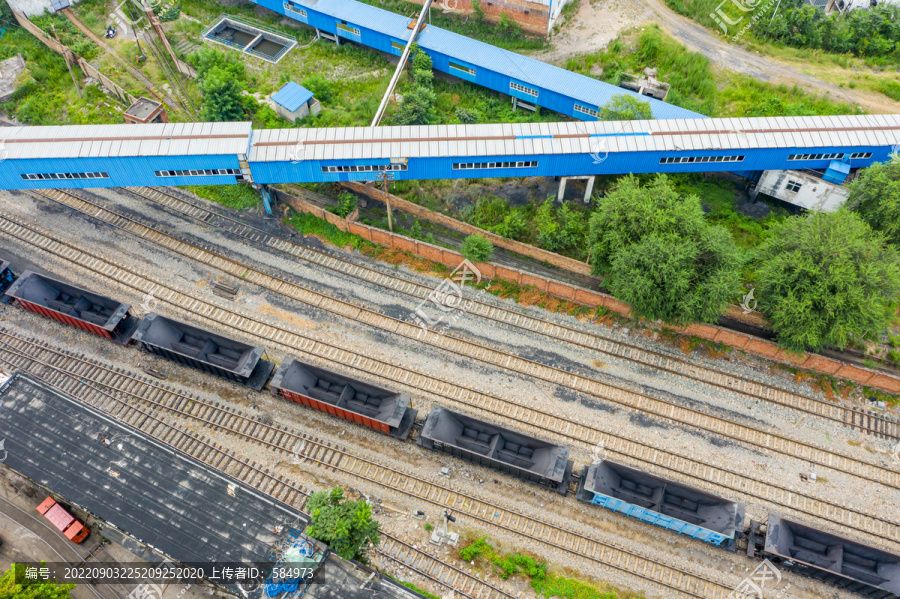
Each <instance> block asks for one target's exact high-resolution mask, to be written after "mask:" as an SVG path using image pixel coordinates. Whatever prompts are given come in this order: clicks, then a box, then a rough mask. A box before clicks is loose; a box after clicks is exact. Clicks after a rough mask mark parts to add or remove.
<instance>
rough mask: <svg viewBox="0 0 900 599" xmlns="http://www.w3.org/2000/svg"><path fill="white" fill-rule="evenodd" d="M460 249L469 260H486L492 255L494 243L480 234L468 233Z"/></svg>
mask: <svg viewBox="0 0 900 599" xmlns="http://www.w3.org/2000/svg"><path fill="white" fill-rule="evenodd" d="M460 251H461V252H462V255H463V258H465V259H466V260H469V261H470V262H487V261H488V260H490V259H491V256H493V255H494V244H492V243H491V242H490V241H488V240H487V239H485V238H484V237H482V236H481V235H469V236H468V237H466V238H465V239H464V240H463V243H462V247H461V248H460Z"/></svg>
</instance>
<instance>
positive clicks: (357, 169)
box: [322, 164, 406, 173]
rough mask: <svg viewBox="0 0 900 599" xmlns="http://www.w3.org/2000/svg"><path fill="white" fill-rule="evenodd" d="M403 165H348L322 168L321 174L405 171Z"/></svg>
mask: <svg viewBox="0 0 900 599" xmlns="http://www.w3.org/2000/svg"><path fill="white" fill-rule="evenodd" d="M405 170H406V165H405V164H348V165H346V166H323V167H322V172H323V173H375V172H377V173H380V172H381V171H405Z"/></svg>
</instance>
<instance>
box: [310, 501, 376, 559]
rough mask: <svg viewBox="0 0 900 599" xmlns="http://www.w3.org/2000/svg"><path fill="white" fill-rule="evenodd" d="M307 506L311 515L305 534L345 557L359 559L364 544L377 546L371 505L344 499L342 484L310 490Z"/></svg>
mask: <svg viewBox="0 0 900 599" xmlns="http://www.w3.org/2000/svg"><path fill="white" fill-rule="evenodd" d="M307 509H308V510H309V513H310V515H311V517H312V518H311V520H310V524H309V527H308V528H307V529H306V533H307V534H308V535H310V536H311V537H313V538H314V539H318V540H320V541H322V542H323V543H325V544H327V545H328V546H329V547H331V549H332V551H334V552H335V553H337V554H338V555H340V556H341V557H342V558H344V559H355V560H359V559H362V558H363V557H364V554H365V550H366V544H367V543H368V542H369V541H371V542H372V544H373V545H376V546H377V545H378V543H379V542H380V540H381V538H380V537H379V536H378V531H379V529H380V528H381V524H380V523H379V522H378V521H377V520H375V519H374V518H372V506H370V505H369V504H368V503H367V502H366V501H365V500H362V499H361V500H359V501H350V500H348V499H345V498H344V490H343V489H342V488H341V487H335V488H333V489H331V491H319V492H318V493H313V495H312V497H310V498H309V503H308V504H307Z"/></svg>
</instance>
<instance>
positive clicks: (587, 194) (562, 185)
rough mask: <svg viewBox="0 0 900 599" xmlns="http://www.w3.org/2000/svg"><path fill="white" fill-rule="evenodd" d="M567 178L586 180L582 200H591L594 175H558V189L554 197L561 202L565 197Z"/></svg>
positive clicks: (586, 201)
mask: <svg viewBox="0 0 900 599" xmlns="http://www.w3.org/2000/svg"><path fill="white" fill-rule="evenodd" d="M569 179H581V180H583V181H587V184H586V185H585V188H584V202H585V203H588V202H590V201H591V192H592V191H594V180H595V179H596V177H595V176H594V175H583V176H575V177H560V178H559V191H558V192H556V199H557V200H559V201H560V202H562V201H563V200H564V199H565V197H566V183H568V181H569Z"/></svg>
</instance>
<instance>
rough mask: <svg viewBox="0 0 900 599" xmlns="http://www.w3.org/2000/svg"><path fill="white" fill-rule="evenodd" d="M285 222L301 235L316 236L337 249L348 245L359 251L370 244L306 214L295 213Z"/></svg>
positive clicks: (357, 236) (323, 220)
mask: <svg viewBox="0 0 900 599" xmlns="http://www.w3.org/2000/svg"><path fill="white" fill-rule="evenodd" d="M285 222H286V223H287V224H289V225H290V226H292V227H293V228H295V229H296V230H297V231H299V232H300V233H301V234H303V235H318V236H319V237H322V238H324V239H327V240H328V241H330V242H331V243H333V244H334V245H336V246H338V247H346V246H348V245H349V246H352V247H355V248H357V249H359V248H361V247H362V246H363V245H364V244H369V243H370V242H368V241H366V240H365V239H363V238H362V237H360V236H359V235H353V234H352V233H347V232H345V231H341V230H340V229H338V228H337V227H335V226H334V225H332V224H331V223H329V222H328V221H326V220H325V219H322V218H319V217H318V216H315V215H313V214H309V213H308V212H295V213H293V214H291V215H290V216H289V217H288V218H286V219H285Z"/></svg>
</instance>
